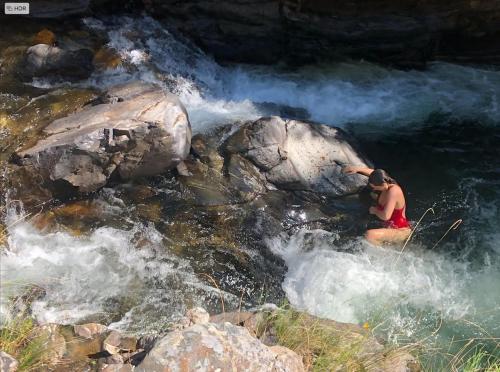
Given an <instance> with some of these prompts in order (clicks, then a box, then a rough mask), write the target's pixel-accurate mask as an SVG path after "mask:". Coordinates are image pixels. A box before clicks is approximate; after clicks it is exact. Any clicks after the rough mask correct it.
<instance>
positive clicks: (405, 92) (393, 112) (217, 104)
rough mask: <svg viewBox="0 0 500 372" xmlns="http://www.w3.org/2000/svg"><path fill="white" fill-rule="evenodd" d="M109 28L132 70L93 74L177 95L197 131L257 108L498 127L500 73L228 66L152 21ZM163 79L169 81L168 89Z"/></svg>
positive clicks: (335, 117) (389, 122)
mask: <svg viewBox="0 0 500 372" xmlns="http://www.w3.org/2000/svg"><path fill="white" fill-rule="evenodd" d="M86 22H87V24H88V25H89V27H94V28H95V27H96V26H94V25H95V24H97V29H99V30H100V29H101V28H102V27H103V26H102V25H103V24H104V23H105V24H106V25H105V27H106V30H107V31H108V36H109V38H110V42H109V46H110V47H112V48H114V49H116V50H117V51H118V52H119V53H120V55H121V56H122V58H123V60H124V61H125V62H126V63H128V64H129V65H133V68H129V69H128V70H127V69H122V70H119V71H115V72H109V71H108V72H106V73H104V74H102V73H97V74H95V75H94V76H93V77H92V78H91V79H90V80H89V82H90V83H92V84H96V85H97V86H98V87H100V88H102V87H104V86H107V85H110V84H115V83H117V82H120V81H121V82H123V81H127V80H131V79H142V80H146V81H156V82H160V83H164V84H165V86H166V87H168V88H169V89H170V90H173V91H174V92H175V93H177V94H178V95H179V96H180V97H181V99H182V101H183V102H184V104H185V105H186V107H187V109H188V112H189V113H190V115H191V121H192V125H193V127H194V130H195V131H199V130H204V129H207V128H209V127H211V126H213V125H219V124H223V123H229V122H234V121H236V120H249V119H254V118H256V117H259V116H261V115H264V114H269V110H267V111H263V110H262V109H260V108H259V107H258V106H256V105H255V103H275V104H278V105H284V106H291V107H295V108H302V109H305V110H307V111H308V112H309V114H310V117H311V119H313V120H316V121H319V122H323V123H326V124H334V125H340V126H343V125H345V124H348V123H369V124H370V125H381V126H394V125H407V124H410V123H411V124H416V123H423V122H425V121H426V120H427V119H428V118H429V116H430V115H432V114H436V113H438V114H443V115H449V116H451V117H456V118H460V119H462V120H463V119H475V120H481V121H486V122H495V123H498V122H500V110H499V99H500V72H498V71H494V70H486V69H478V68H473V67H464V66H458V65H453V64H447V63H434V64H431V65H430V67H429V69H428V70H427V71H398V70H392V69H387V68H383V67H379V66H376V65H373V64H370V63H338V64H333V65H329V66H316V67H306V68H301V69H298V70H296V71H294V72H290V71H283V70H280V69H277V68H273V67H256V66H226V67H222V66H219V65H218V64H217V63H215V62H214V61H213V60H212V59H211V58H210V57H208V56H206V55H205V54H204V53H202V52H201V51H200V50H198V49H197V48H195V47H193V46H191V45H188V44H186V43H184V42H182V41H181V40H178V39H176V38H174V37H173V36H172V35H171V34H170V33H169V32H168V31H166V30H165V29H164V28H163V26H162V25H161V24H160V23H159V22H158V21H156V20H153V19H151V18H149V17H138V18H133V19H132V18H129V17H116V18H108V19H105V20H104V23H103V22H102V21H99V20H95V19H92V18H87V19H86ZM165 79H166V80H167V81H168V82H167V83H165V82H164V81H165Z"/></svg>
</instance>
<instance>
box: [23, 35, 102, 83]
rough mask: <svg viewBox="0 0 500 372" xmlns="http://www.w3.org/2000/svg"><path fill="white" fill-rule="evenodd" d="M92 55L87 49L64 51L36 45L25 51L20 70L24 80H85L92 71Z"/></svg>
mask: <svg viewBox="0 0 500 372" xmlns="http://www.w3.org/2000/svg"><path fill="white" fill-rule="evenodd" d="M93 58H94V54H93V52H92V51H91V50H89V49H85V48H82V49H76V50H65V49H61V48H59V47H57V46H52V45H47V44H36V45H33V46H32V47H30V48H28V50H27V51H26V63H25V64H24V65H23V67H22V70H20V71H19V72H20V76H21V77H22V78H24V79H31V78H33V77H50V76H58V77H63V78H65V79H70V80H78V79H85V78H87V77H89V76H90V74H91V73H92V71H93V68H94V67H93V64H92V60H93Z"/></svg>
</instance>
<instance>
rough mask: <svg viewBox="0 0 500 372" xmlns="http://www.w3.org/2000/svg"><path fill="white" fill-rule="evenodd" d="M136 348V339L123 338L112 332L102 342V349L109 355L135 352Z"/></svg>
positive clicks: (130, 337) (119, 334)
mask: <svg viewBox="0 0 500 372" xmlns="http://www.w3.org/2000/svg"><path fill="white" fill-rule="evenodd" d="M136 348H137V339H136V338H135V337H132V336H124V335H122V334H121V333H119V332H117V331H112V332H111V333H110V334H109V335H108V337H106V339H105V340H104V342H103V349H104V350H106V351H107V352H108V353H110V354H111V355H114V354H118V353H119V352H120V351H127V352H130V351H135V350H136Z"/></svg>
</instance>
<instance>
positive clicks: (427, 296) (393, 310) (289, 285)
mask: <svg viewBox="0 0 500 372" xmlns="http://www.w3.org/2000/svg"><path fill="white" fill-rule="evenodd" d="M332 241H335V235H334V234H333V235H332V234H331V233H329V232H326V231H322V230H314V231H305V230H303V231H300V232H298V233H297V234H295V235H293V236H292V237H290V238H283V237H281V238H275V239H273V240H270V241H269V247H270V248H271V249H272V250H273V252H275V253H276V254H279V255H280V256H281V257H283V258H284V260H285V261H286V264H287V267H288V273H287V275H286V279H285V281H284V283H283V288H284V290H285V292H286V294H287V297H288V299H289V300H290V302H291V303H292V304H293V305H295V306H297V307H298V308H300V309H304V310H307V311H308V312H311V313H312V314H316V315H318V316H322V317H327V318H331V319H335V320H338V321H344V322H354V323H362V322H365V321H369V320H372V319H376V318H383V319H384V320H387V318H390V320H389V321H390V322H391V323H392V324H391V326H393V327H398V328H399V327H402V328H403V329H404V330H405V332H407V333H408V335H409V334H411V332H412V331H411V328H412V322H413V323H414V322H415V317H414V316H413V315H412V316H407V317H405V315H404V314H405V311H407V309H409V308H410V309H412V310H413V311H422V312H423V313H426V314H428V313H435V314H439V315H440V316H442V317H443V318H445V319H447V320H458V319H461V318H463V317H469V316H473V315H474V314H475V313H476V312H478V311H479V312H481V311H483V310H484V311H486V310H488V311H491V310H492V309H494V308H495V306H498V303H496V301H497V300H498V299H495V293H498V290H493V291H492V292H491V291H490V292H489V296H486V297H485V296H483V297H484V298H481V295H479V294H478V293H483V294H484V293H485V290H487V289H488V288H489V289H494V287H493V286H491V285H489V284H487V283H485V282H484V279H485V277H489V278H490V280H494V278H499V277H500V270H499V268H485V269H483V270H480V271H478V272H474V271H473V270H471V268H470V265H469V264H468V263H466V262H462V261H460V260H453V259H451V258H450V257H446V256H444V255H442V254H439V253H436V252H433V251H430V250H424V249H421V248H419V247H417V246H415V245H413V246H411V245H410V246H409V247H407V249H406V251H405V252H404V254H402V255H399V254H398V252H397V251H394V250H391V249H383V248H375V247H372V246H371V245H370V244H368V243H366V242H365V241H361V240H359V241H352V242H351V244H349V245H348V246H343V247H339V246H336V245H335V244H332ZM310 247H313V248H312V249H311V248H310ZM398 257H399V258H398ZM499 294H500V293H499ZM490 296H491V297H490Z"/></svg>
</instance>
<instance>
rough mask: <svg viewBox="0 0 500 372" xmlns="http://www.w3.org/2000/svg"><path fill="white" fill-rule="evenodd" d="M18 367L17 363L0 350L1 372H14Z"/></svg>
mask: <svg viewBox="0 0 500 372" xmlns="http://www.w3.org/2000/svg"><path fill="white" fill-rule="evenodd" d="M18 367H19V362H18V361H17V360H16V359H15V358H14V357H12V356H11V355H10V354H7V353H6V352H5V351H1V350H0V371H1V372H16V371H17V368H18Z"/></svg>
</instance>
